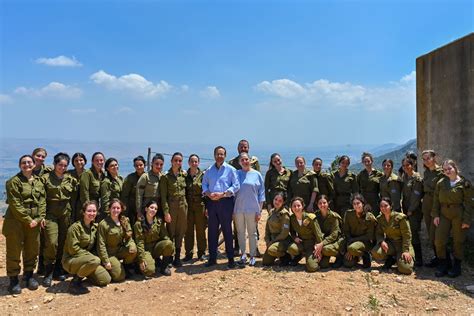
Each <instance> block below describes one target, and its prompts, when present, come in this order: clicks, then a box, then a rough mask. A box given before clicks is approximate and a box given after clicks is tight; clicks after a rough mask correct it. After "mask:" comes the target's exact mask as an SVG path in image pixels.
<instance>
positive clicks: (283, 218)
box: [265, 207, 290, 244]
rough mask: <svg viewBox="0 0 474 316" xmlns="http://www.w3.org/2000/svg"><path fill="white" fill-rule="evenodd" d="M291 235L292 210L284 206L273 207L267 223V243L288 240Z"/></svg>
mask: <svg viewBox="0 0 474 316" xmlns="http://www.w3.org/2000/svg"><path fill="white" fill-rule="evenodd" d="M289 236H290V212H289V211H288V210H287V209H286V208H285V207H282V208H281V209H279V210H277V209H273V210H272V211H271V213H270V216H268V219H267V223H266V225H265V242H266V243H267V244H269V243H274V242H278V241H284V240H288V239H289Z"/></svg>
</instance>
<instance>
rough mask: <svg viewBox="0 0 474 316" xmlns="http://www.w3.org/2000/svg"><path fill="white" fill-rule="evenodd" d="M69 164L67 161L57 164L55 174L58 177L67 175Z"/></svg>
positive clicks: (63, 160)
mask: <svg viewBox="0 0 474 316" xmlns="http://www.w3.org/2000/svg"><path fill="white" fill-rule="evenodd" d="M68 165H69V164H68V162H67V160H66V159H62V160H60V161H59V162H58V163H57V164H55V165H54V172H55V173H56V174H57V175H60V176H62V175H63V174H64V173H66V170H67V166H68Z"/></svg>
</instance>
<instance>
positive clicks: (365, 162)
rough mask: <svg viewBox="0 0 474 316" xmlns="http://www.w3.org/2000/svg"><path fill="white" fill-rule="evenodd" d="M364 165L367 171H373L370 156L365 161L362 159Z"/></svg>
mask: <svg viewBox="0 0 474 316" xmlns="http://www.w3.org/2000/svg"><path fill="white" fill-rule="evenodd" d="M362 163H363V164H364V166H365V168H366V169H372V163H373V161H372V158H370V157H369V156H365V157H364V159H362Z"/></svg>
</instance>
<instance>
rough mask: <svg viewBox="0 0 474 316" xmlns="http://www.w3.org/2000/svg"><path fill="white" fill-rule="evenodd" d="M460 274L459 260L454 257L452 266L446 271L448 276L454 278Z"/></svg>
mask: <svg viewBox="0 0 474 316" xmlns="http://www.w3.org/2000/svg"><path fill="white" fill-rule="evenodd" d="M460 275H461V260H459V259H456V258H454V264H453V268H452V269H450V270H449V271H448V276H449V277H450V278H456V277H458V276H460Z"/></svg>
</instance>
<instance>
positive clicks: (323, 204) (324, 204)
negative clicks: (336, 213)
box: [318, 198, 329, 215]
mask: <svg viewBox="0 0 474 316" xmlns="http://www.w3.org/2000/svg"><path fill="white" fill-rule="evenodd" d="M318 208H319V210H320V211H321V212H322V213H323V214H324V215H326V214H327V213H328V209H329V204H328V200H326V199H325V198H321V199H319V201H318Z"/></svg>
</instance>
